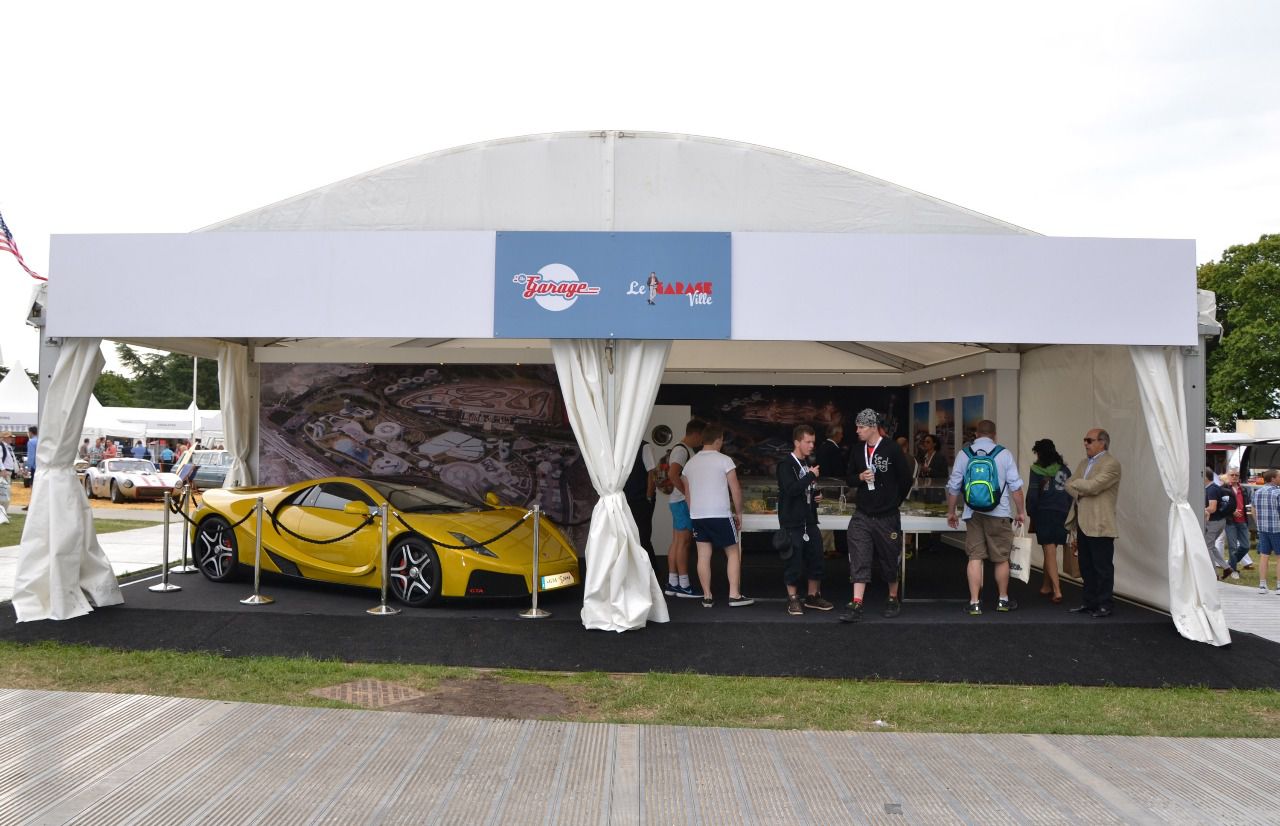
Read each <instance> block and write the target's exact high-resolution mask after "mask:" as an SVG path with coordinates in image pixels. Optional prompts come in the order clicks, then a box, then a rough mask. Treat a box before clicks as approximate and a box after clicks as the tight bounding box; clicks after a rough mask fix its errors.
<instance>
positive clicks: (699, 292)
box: [493, 232, 732, 339]
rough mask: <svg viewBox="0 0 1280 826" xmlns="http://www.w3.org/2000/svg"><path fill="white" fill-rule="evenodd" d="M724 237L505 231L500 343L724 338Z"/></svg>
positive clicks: (498, 262) (498, 296) (498, 291)
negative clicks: (514, 340)
mask: <svg viewBox="0 0 1280 826" xmlns="http://www.w3.org/2000/svg"><path fill="white" fill-rule="evenodd" d="M730 268H731V256H730V235H729V233H727V232H499V233H498V247H497V256H496V259H495V266H494V300H493V331H494V336H496V337H498V338H630V339H727V338H729V335H730V332H731V326H732V318H731V316H730V307H731V302H730V299H731V297H732V293H731V281H730Z"/></svg>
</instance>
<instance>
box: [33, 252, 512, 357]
mask: <svg viewBox="0 0 1280 826" xmlns="http://www.w3.org/2000/svg"><path fill="white" fill-rule="evenodd" d="M495 237H496V235H495V233H493V232H487V231H475V232H467V231H459V232H410V231H406V232H377V231H351V232H205V233H191V234H174V235H59V236H55V237H54V238H53V242H52V247H51V249H52V252H51V259H50V260H51V266H50V271H51V275H50V279H49V315H48V324H47V328H46V332H47V333H48V334H49V335H53V336H84V337H102V338H153V337H154V338H161V337H183V338H190V337H195V338H200V337H214V338H294V337H296V338H311V337H345V338H364V337H370V338H396V337H403V338H418V337H428V338H458V337H461V338H491V337H492V336H493V267H494V249H495Z"/></svg>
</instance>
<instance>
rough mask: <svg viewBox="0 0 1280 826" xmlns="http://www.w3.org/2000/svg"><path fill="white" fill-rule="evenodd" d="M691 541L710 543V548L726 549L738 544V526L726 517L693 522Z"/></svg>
mask: <svg viewBox="0 0 1280 826" xmlns="http://www.w3.org/2000/svg"><path fill="white" fill-rule="evenodd" d="M693 541H694V542H710V543H711V545H712V547H716V548H728V547H730V546H733V545H737V544H738V526H737V525H734V524H733V520H732V519H730V518H729V517H727V516H717V517H714V518H712V519H695V520H693Z"/></svg>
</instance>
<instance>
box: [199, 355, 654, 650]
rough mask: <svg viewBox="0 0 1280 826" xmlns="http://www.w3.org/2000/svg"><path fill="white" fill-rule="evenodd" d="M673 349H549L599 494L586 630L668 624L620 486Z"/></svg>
mask: <svg viewBox="0 0 1280 826" xmlns="http://www.w3.org/2000/svg"><path fill="white" fill-rule="evenodd" d="M669 350H670V343H669V342H665V341H608V342H606V341H599V340H581V339H567V340H557V341H554V342H552V344H551V352H552V355H554V356H555V360H556V372H557V373H558V374H559V377H560V389H561V392H562V393H563V394H564V405H565V409H566V411H568V414H569V424H570V425H571V426H572V427H573V433H574V435H575V436H576V437H577V439H578V444H579V445H580V446H581V448H582V457H583V461H584V462H585V463H586V466H587V473H588V474H589V475H590V477H591V484H592V485H594V486H595V489H596V492H597V493H599V494H600V499H599V501H598V502H596V506H595V510H593V511H592V513H591V531H590V533H589V534H588V536H587V547H586V551H585V557H586V561H587V581H586V583H585V587H584V594H583V600H582V624H583V625H584V626H586V627H587V628H589V629H599V630H604V631H629V630H632V629H634V628H642V627H644V625H645V623H646V622H667V620H668V616H667V603H666V600H664V599H663V596H662V588H661V586H659V585H658V580H657V579H656V578H655V577H654V575H653V568H652V567H651V566H650V564H649V559H648V557H647V555H646V554H645V550H644V548H643V547H642V546H641V545H640V534H639V532H638V531H637V529H636V523H635V520H634V519H633V518H632V516H631V509H630V508H628V507H627V500H626V497H625V496H623V493H622V486H623V484H624V483H625V482H626V479H627V476H628V475H629V474H630V472H631V465H632V463H633V462H634V461H635V456H636V451H637V450H639V449H640V438H641V436H642V434H643V431H644V426H645V423H646V422H647V421H648V420H649V414H650V412H651V411H652V410H653V402H654V399H656V398H657V395H658V386H659V385H660V384H661V383H662V371H663V368H664V366H665V365H666V360H667V353H668V352H669ZM223 407H224V410H225V407H226V406H225V404H224V406H223Z"/></svg>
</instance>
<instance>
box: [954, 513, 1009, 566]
mask: <svg viewBox="0 0 1280 826" xmlns="http://www.w3.org/2000/svg"><path fill="white" fill-rule="evenodd" d="M1012 549H1013V520H1012V519H1010V518H1009V517H1007V516H988V515H987V514H985V513H975V514H974V515H973V516H971V517H969V520H968V521H967V522H966V523H965V529H964V551H965V553H966V554H967V555H968V556H969V559H989V560H991V561H992V562H1008V561H1009V552H1010V551H1011V550H1012Z"/></svg>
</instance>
